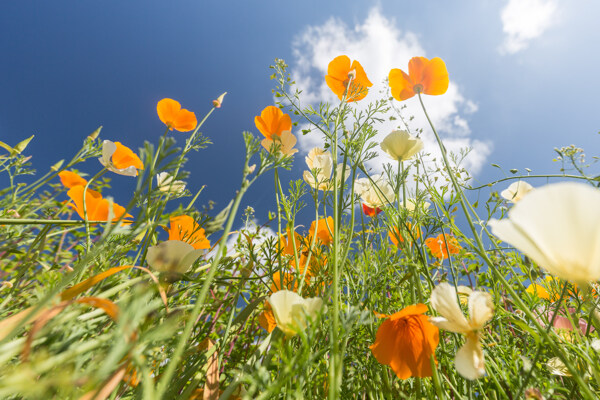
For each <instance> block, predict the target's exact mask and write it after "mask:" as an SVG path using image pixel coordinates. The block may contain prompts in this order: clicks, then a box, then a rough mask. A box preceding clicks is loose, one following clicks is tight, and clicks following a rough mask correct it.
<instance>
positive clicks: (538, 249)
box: [489, 182, 600, 285]
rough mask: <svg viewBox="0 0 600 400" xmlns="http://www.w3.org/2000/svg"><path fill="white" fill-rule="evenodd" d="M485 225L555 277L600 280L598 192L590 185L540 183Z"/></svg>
mask: <svg viewBox="0 0 600 400" xmlns="http://www.w3.org/2000/svg"><path fill="white" fill-rule="evenodd" d="M489 225H490V226H491V228H492V232H493V233H494V235H496V236H497V237H498V238H500V239H501V240H503V241H505V242H507V243H510V244H511V245H513V246H514V247H516V248H517V249H518V250H520V251H522V252H523V253H525V255H527V256H528V257H530V258H531V259H533V260H534V261H535V262H536V263H537V264H539V265H540V267H542V268H544V269H546V270H547V271H548V272H550V273H551V274H553V275H555V276H558V277H560V278H563V279H567V280H570V281H572V282H575V283H578V284H581V285H585V284H587V283H588V282H592V281H596V280H598V279H600V191H599V190H598V189H595V188H593V187H592V186H589V185H585V184H582V183H573V182H562V183H555V184H551V185H546V186H542V187H540V188H537V189H535V190H534V191H532V192H531V193H529V194H528V195H527V196H525V197H524V198H523V199H522V200H521V201H519V202H518V203H516V204H515V205H514V207H513V208H512V209H511V210H510V211H509V212H508V218H507V219H503V220H501V221H498V220H495V219H492V220H490V221H489Z"/></svg>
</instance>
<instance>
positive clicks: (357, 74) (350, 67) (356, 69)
mask: <svg viewBox="0 0 600 400" xmlns="http://www.w3.org/2000/svg"><path fill="white" fill-rule="evenodd" d="M350 79H352V81H351V82H350V87H349V88H348V81H349V80H350ZM325 82H327V86H329V88H330V89H331V91H332V92H333V93H335V94H336V95H337V97H338V98H339V99H340V100H342V98H343V97H344V95H346V101H347V102H349V103H350V102H352V101H358V100H361V99H364V98H365V96H366V95H367V93H369V88H370V87H371V86H373V84H372V83H371V81H370V80H369V78H367V74H366V73H365V70H364V69H363V67H362V65H360V63H359V62H358V61H356V60H354V61H352V63H350V58H349V57H348V56H338V57H336V58H334V59H333V61H331V62H330V63H329V66H328V67H327V75H325ZM346 89H348V93H346Z"/></svg>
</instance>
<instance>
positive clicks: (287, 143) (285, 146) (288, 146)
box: [260, 131, 298, 156]
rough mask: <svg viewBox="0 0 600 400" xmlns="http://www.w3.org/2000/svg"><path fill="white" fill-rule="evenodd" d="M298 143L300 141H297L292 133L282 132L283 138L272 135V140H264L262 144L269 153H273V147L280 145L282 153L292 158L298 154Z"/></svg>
mask: <svg viewBox="0 0 600 400" xmlns="http://www.w3.org/2000/svg"><path fill="white" fill-rule="evenodd" d="M297 141H298V139H296V136H294V135H293V134H292V132H291V131H283V132H281V136H278V135H272V136H271V139H269V138H264V139H263V140H262V142H260V144H261V145H262V147H264V148H265V149H267V151H268V152H270V151H271V146H273V145H274V144H278V145H279V152H280V153H282V154H284V155H286V156H291V155H292V154H295V153H297V152H298V149H294V146H295V145H296V142H297Z"/></svg>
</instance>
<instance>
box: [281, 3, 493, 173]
mask: <svg viewBox="0 0 600 400" xmlns="http://www.w3.org/2000/svg"><path fill="white" fill-rule="evenodd" d="M293 50H294V57H295V62H293V63H291V65H292V76H293V79H294V80H295V81H296V84H297V87H298V89H301V90H302V91H303V92H302V95H301V96H302V97H301V100H302V103H303V104H306V103H310V104H313V105H316V104H318V103H319V102H330V103H332V104H337V103H338V102H339V100H338V99H337V97H336V96H335V95H334V94H333V93H332V92H331V90H330V89H329V87H328V86H327V84H326V83H325V79H324V76H325V74H326V73H327V66H328V64H329V62H330V61H331V60H333V58H335V57H337V56H339V55H341V54H346V55H348V57H350V59H352V60H358V61H359V62H360V63H361V65H362V66H363V67H364V69H365V71H366V73H367V76H368V77H369V80H370V81H371V82H373V87H371V88H370V90H369V94H368V95H367V97H366V98H365V99H363V100H361V101H359V102H356V103H352V107H355V108H357V109H366V108H367V105H368V103H369V102H374V101H375V100H376V99H378V98H382V97H383V96H385V94H384V93H385V90H386V85H384V83H383V81H384V79H385V78H387V76H388V74H389V71H390V70H391V69H392V68H400V69H404V70H407V68H408V61H409V60H410V59H411V58H412V57H414V56H427V54H426V52H425V50H424V49H423V47H422V46H421V44H420V43H419V40H418V37H417V35H416V34H415V33H412V32H402V31H400V29H398V28H397V27H396V23H395V21H394V20H393V19H388V18H386V17H384V16H383V15H382V14H381V13H380V11H379V9H378V8H373V9H371V11H370V12H369V15H368V16H367V18H366V20H365V21H364V22H362V23H357V24H356V25H355V26H354V27H348V26H347V25H346V24H344V22H342V21H340V20H339V19H336V18H331V19H329V20H328V21H326V22H325V23H324V24H323V25H321V26H311V27H308V28H307V29H306V30H305V31H304V32H303V33H302V34H301V35H300V36H298V37H297V38H296V40H295V42H294V44H293ZM433 56H435V54H434V55H432V56H430V57H433ZM450 78H451V82H450V87H449V88H448V91H447V92H446V94H444V95H442V96H425V98H424V102H425V104H426V107H427V110H428V112H429V115H430V117H431V118H432V120H433V123H434V124H435V126H436V129H437V130H438V132H439V133H440V134H441V135H442V137H443V139H444V143H445V145H446V148H447V149H448V150H452V151H456V152H458V151H459V150H460V149H461V148H462V147H470V148H472V149H473V151H472V152H471V153H470V155H469V156H468V157H467V158H466V159H465V161H464V163H463V166H464V167H466V168H467V169H468V170H469V171H470V172H471V173H472V174H476V173H477V172H478V171H479V170H480V169H481V166H482V164H483V163H484V162H485V159H486V157H487V156H488V155H489V153H490V152H491V143H489V142H484V141H479V140H473V139H472V138H471V130H470V128H469V123H468V116H469V114H472V113H474V112H476V111H477V105H476V103H475V102H473V101H471V100H468V99H465V97H464V96H463V95H462V94H461V91H460V88H459V87H458V86H457V85H456V84H455V83H453V82H452V72H451V71H450ZM382 91H383V92H382ZM394 102H395V105H396V106H397V107H398V108H399V107H401V106H403V105H406V106H407V108H406V109H405V110H403V116H404V117H406V118H409V117H410V116H414V119H413V120H412V121H410V127H411V130H412V132H414V131H415V130H416V129H420V128H423V130H424V131H423V134H422V136H421V138H422V139H423V141H424V142H425V152H427V153H431V156H432V157H436V156H438V157H439V155H440V152H439V149H438V147H437V144H436V142H435V138H434V136H433V132H431V128H430V127H429V125H428V123H427V120H426V118H425V116H424V114H423V111H422V110H421V106H420V105H419V101H418V99H417V98H412V99H410V100H408V101H405V102H402V103H399V102H397V101H394ZM399 124H400V121H399V120H396V121H386V122H383V123H381V124H378V125H377V126H375V128H376V129H377V130H378V134H377V136H376V137H375V138H374V140H375V141H376V142H381V140H383V138H384V137H385V136H386V135H387V134H388V133H390V132H391V131H392V130H394V129H398V126H399ZM301 128H304V127H301ZM296 131H297V132H299V131H300V130H299V129H297V130H296ZM298 136H300V137H299V147H300V149H301V151H302V152H303V153H307V152H308V151H309V150H310V149H312V148H313V147H322V146H323V137H322V136H321V135H320V133H319V132H317V131H315V130H313V131H312V132H311V133H309V134H308V135H305V136H302V135H298ZM377 151H378V152H379V153H381V155H380V156H379V157H377V158H376V159H374V160H372V161H370V162H369V163H367V167H369V168H372V170H373V173H380V172H381V171H383V165H384V164H385V163H390V162H391V161H390V159H389V158H387V156H385V154H384V153H383V152H382V151H381V150H380V149H379V147H377ZM438 159H439V158H438Z"/></svg>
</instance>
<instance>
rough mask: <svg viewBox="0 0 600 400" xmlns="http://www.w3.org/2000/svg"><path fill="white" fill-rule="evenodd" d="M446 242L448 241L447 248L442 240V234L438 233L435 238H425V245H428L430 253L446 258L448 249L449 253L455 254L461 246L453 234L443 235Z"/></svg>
mask: <svg viewBox="0 0 600 400" xmlns="http://www.w3.org/2000/svg"><path fill="white" fill-rule="evenodd" d="M445 238H446V242H448V249H446V243H445V242H444V234H443V233H440V234H439V235H438V236H437V237H435V238H432V237H430V238H427V239H425V245H426V246H427V247H429V250H430V251H431V254H433V256H434V257H437V258H441V259H442V260H443V259H444V258H448V250H450V254H457V253H459V252H460V250H461V249H462V247H461V246H460V244H458V240H457V239H456V238H455V237H454V236H450V235H445Z"/></svg>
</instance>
